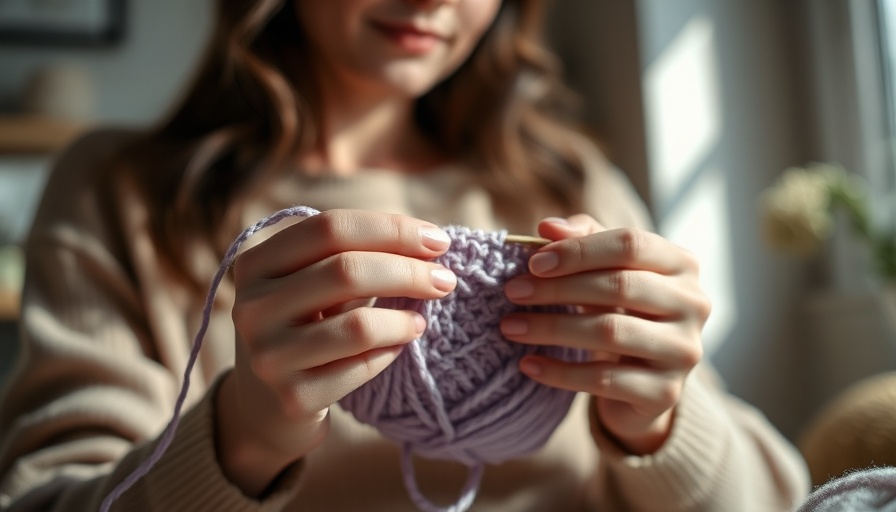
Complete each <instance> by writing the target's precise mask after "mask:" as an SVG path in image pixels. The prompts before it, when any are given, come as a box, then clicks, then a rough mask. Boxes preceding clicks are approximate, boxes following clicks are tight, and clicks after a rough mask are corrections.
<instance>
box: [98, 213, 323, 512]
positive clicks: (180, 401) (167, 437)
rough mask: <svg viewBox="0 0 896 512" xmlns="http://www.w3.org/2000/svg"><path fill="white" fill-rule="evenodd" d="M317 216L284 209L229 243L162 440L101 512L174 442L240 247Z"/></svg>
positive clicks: (124, 481) (108, 500)
mask: <svg viewBox="0 0 896 512" xmlns="http://www.w3.org/2000/svg"><path fill="white" fill-rule="evenodd" d="M318 213H320V212H318V211H317V210H315V209H314V208H310V207H307V206H293V207H290V208H285V209H283V210H280V211H278V212H276V213H274V214H273V215H271V216H269V217H265V218H264V219H262V220H260V221H258V222H256V223H255V224H253V225H251V226H249V227H248V228H246V229H245V230H244V231H243V232H242V233H241V234H240V235H239V236H238V237H237V238H236V239H235V240H234V241H233V242H232V243H231V245H230V248H229V249H228V250H227V253H226V254H225V255H224V259H223V261H222V262H221V265H220V266H219V267H218V271H217V272H216V273H215V277H214V279H213V280H212V283H211V286H210V287H209V290H208V295H207V296H206V299H205V308H204V309H203V311H202V323H201V325H200V326H199V330H198V331H197V332H196V337H195V338H194V339H193V347H192V349H191V350H190V358H189V360H188V361H187V367H186V369H184V378H183V384H182V385H181V388H180V394H179V395H178V397H177V402H175V405H174V414H173V415H172V416H171V420H170V421H169V422H168V426H167V427H165V430H164V431H163V432H162V436H161V438H160V439H159V442H158V444H157V445H156V447H155V449H154V450H153V452H152V454H150V456H149V458H147V459H146V460H145V461H143V462H142V463H141V464H140V465H139V466H137V468H136V469H135V470H134V471H133V472H132V473H131V474H130V475H128V477H127V478H125V479H124V480H123V481H122V482H121V483H119V484H118V485H117V486H116V487H115V488H114V489H112V492H110V493H109V495H108V496H106V498H105V499H104V500H103V503H102V505H101V507H100V511H101V512H109V510H110V509H111V508H112V504H113V503H115V501H116V500H117V499H118V498H120V497H121V495H122V494H124V493H125V492H126V491H127V490H128V489H130V488H131V487H133V485H134V484H136V483H137V482H138V481H139V480H140V479H141V478H143V477H144V476H146V474H147V473H149V471H150V470H151V469H152V468H153V467H154V466H155V465H156V463H158V462H159V460H160V459H161V458H162V456H163V455H165V452H166V451H167V450H168V447H169V446H170V445H171V442H172V441H173V440H174V434H175V432H176V431H177V426H178V424H179V423H180V413H181V409H183V405H184V401H185V400H186V398H187V391H189V389H190V374H191V373H192V372H193V366H194V365H195V364H196V359H197V358H198V357H199V350H200V349H201V348H202V341H203V339H204V338H205V333H206V331H207V330H208V324H209V321H210V319H211V313H212V307H213V306H214V303H215V294H216V292H217V291H218V286H219V285H220V284H221V281H222V280H223V279H224V275H225V274H226V273H227V271H228V269H229V268H230V267H231V265H233V262H234V261H235V260H236V257H237V255H238V254H239V250H240V247H241V246H242V245H243V243H244V242H245V241H246V240H248V239H249V237H251V236H252V235H254V234H255V233H257V232H258V231H260V230H262V229H264V228H266V227H268V226H272V225H274V224H276V223H278V222H280V221H282V220H284V219H286V218H289V217H311V216H313V215H317V214H318Z"/></svg>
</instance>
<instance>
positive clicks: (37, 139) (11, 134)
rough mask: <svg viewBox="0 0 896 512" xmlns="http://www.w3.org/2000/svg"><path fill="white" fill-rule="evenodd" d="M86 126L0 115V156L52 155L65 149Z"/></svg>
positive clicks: (34, 117) (75, 123) (47, 119)
mask: <svg viewBox="0 0 896 512" xmlns="http://www.w3.org/2000/svg"><path fill="white" fill-rule="evenodd" d="M86 129H87V124H85V123H77V122H72V121H64V120H59V119H51V118H46V117H39V116H29V115H4V116H0V154H4V155H10V154H12V155H28V154H46V153H54V152H56V151H59V150H61V149H63V148H65V147H66V146H68V145H69V144H70V143H71V142H72V141H73V140H74V139H75V138H76V137H77V136H78V135H80V134H81V133H83V132H84V130H86Z"/></svg>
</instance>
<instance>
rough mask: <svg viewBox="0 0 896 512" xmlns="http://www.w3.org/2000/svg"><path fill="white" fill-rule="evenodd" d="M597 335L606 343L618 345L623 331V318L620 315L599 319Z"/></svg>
mask: <svg viewBox="0 0 896 512" xmlns="http://www.w3.org/2000/svg"><path fill="white" fill-rule="evenodd" d="M596 323H597V326H596V329H597V335H598V337H599V338H600V339H601V340H602V341H603V342H605V343H607V344H610V345H617V344H618V343H619V337H620V332H621V331H622V326H621V323H622V318H621V317H620V316H619V315H612V314H606V315H601V316H600V317H599V318H598V319H597V322H596Z"/></svg>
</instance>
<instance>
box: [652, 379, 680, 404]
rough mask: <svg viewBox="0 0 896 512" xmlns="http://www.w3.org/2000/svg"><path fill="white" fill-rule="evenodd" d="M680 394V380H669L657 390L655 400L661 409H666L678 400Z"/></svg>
mask: <svg viewBox="0 0 896 512" xmlns="http://www.w3.org/2000/svg"><path fill="white" fill-rule="evenodd" d="M680 394H681V384H680V383H679V382H678V381H667V382H665V383H664V384H663V385H662V386H660V387H659V389H658V390H657V393H656V396H655V402H656V404H657V405H658V406H659V407H660V409H662V410H666V409H669V408H670V407H672V406H673V405H675V404H676V403H677V402H678V397H679V395H680Z"/></svg>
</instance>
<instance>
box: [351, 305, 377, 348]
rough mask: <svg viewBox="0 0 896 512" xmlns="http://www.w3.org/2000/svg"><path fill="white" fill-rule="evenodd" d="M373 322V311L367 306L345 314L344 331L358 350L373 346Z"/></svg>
mask: <svg viewBox="0 0 896 512" xmlns="http://www.w3.org/2000/svg"><path fill="white" fill-rule="evenodd" d="M374 323H375V322H374V318H373V312H372V311H371V310H369V309H368V308H357V309H353V310H352V311H350V312H349V313H348V314H347V315H346V320H345V329H346V333H347V335H348V336H349V338H350V339H351V342H352V344H354V345H355V346H356V347H357V349H358V351H359V352H364V351H366V350H369V349H370V348H372V347H373V346H374V339H373V336H372V333H373V332H374Z"/></svg>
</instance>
